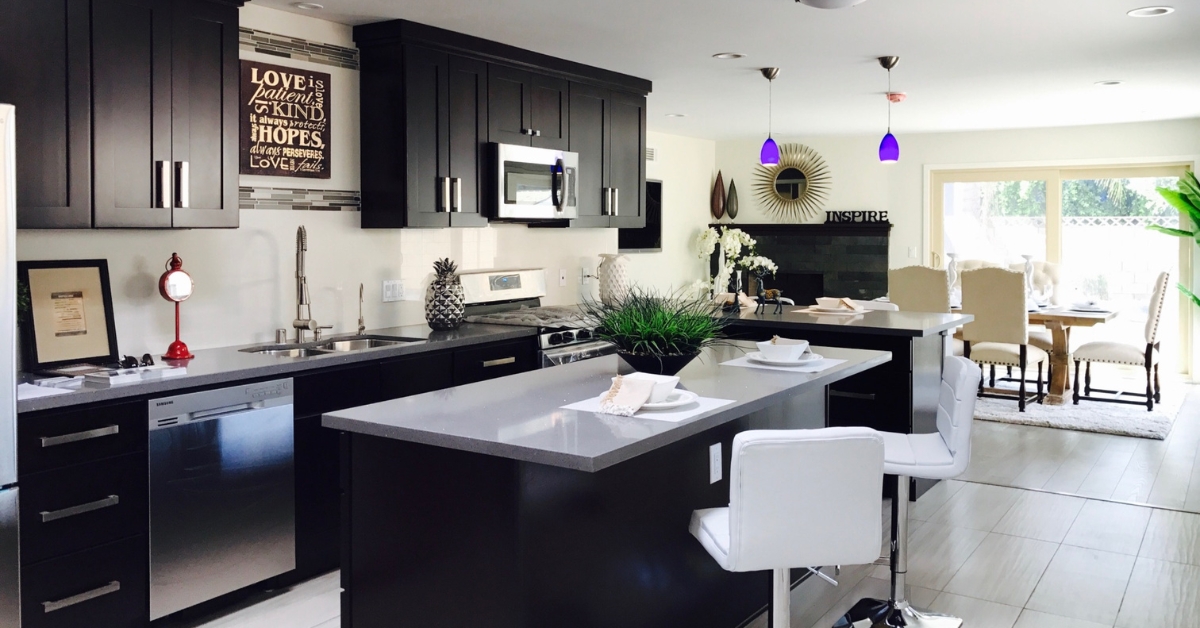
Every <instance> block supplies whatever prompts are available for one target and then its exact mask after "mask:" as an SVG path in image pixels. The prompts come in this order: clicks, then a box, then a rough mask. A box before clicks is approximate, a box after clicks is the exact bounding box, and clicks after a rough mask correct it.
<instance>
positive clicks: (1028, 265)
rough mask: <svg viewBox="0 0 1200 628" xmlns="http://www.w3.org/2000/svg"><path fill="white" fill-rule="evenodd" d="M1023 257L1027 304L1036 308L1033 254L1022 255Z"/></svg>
mask: <svg viewBox="0 0 1200 628" xmlns="http://www.w3.org/2000/svg"><path fill="white" fill-rule="evenodd" d="M1021 257H1022V258H1024V259H1025V304H1026V305H1027V306H1028V307H1030V308H1034V307H1037V305H1036V300H1035V299H1034V298H1033V256H1032V255H1022V256H1021Z"/></svg>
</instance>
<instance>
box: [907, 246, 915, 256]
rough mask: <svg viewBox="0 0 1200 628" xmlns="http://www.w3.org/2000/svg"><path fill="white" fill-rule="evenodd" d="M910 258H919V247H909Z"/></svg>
mask: <svg viewBox="0 0 1200 628" xmlns="http://www.w3.org/2000/svg"><path fill="white" fill-rule="evenodd" d="M908 259H917V247H915V246H910V247H908Z"/></svg>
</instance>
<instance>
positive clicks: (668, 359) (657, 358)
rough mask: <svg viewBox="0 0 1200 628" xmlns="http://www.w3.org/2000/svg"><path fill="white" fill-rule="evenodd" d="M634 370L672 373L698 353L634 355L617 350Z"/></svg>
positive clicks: (685, 364) (676, 371) (681, 367)
mask: <svg viewBox="0 0 1200 628" xmlns="http://www.w3.org/2000/svg"><path fill="white" fill-rule="evenodd" d="M617 355H619V356H621V359H622V360H625V362H626V363H627V364H629V366H632V367H633V368H634V370H637V371H641V372H642V373H652V374H654V375H674V374H676V373H678V372H679V371H682V370H683V367H685V366H687V365H688V364H689V363H690V362H691V361H692V360H695V359H696V356H698V355H700V354H699V353H692V354H688V355H636V354H633V353H624V352H620V351H618V352H617Z"/></svg>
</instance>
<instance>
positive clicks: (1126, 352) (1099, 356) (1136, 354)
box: [1074, 342, 1158, 366]
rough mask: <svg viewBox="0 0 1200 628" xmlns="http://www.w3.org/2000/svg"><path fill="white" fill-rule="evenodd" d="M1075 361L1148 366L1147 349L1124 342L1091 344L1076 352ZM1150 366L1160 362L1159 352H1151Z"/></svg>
mask: <svg viewBox="0 0 1200 628" xmlns="http://www.w3.org/2000/svg"><path fill="white" fill-rule="evenodd" d="M1074 355H1075V359H1076V360H1083V361H1085V362H1105V363H1108V364H1129V365H1132V366H1145V365H1146V347H1144V346H1143V347H1135V346H1133V345H1127V344H1125V343H1122V342H1089V343H1087V344H1085V345H1083V346H1082V347H1079V348H1078V349H1076V350H1075V353H1074ZM1150 360H1151V361H1150V364H1156V363H1157V362H1158V352H1157V351H1151V352H1150Z"/></svg>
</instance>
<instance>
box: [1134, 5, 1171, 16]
mask: <svg viewBox="0 0 1200 628" xmlns="http://www.w3.org/2000/svg"><path fill="white" fill-rule="evenodd" d="M1174 12H1175V7H1142V8H1140V9H1134V10H1132V11H1130V12H1129V13H1127V14H1126V15H1128V16H1129V17H1159V16H1162V15H1168V14H1171V13H1174Z"/></svg>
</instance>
